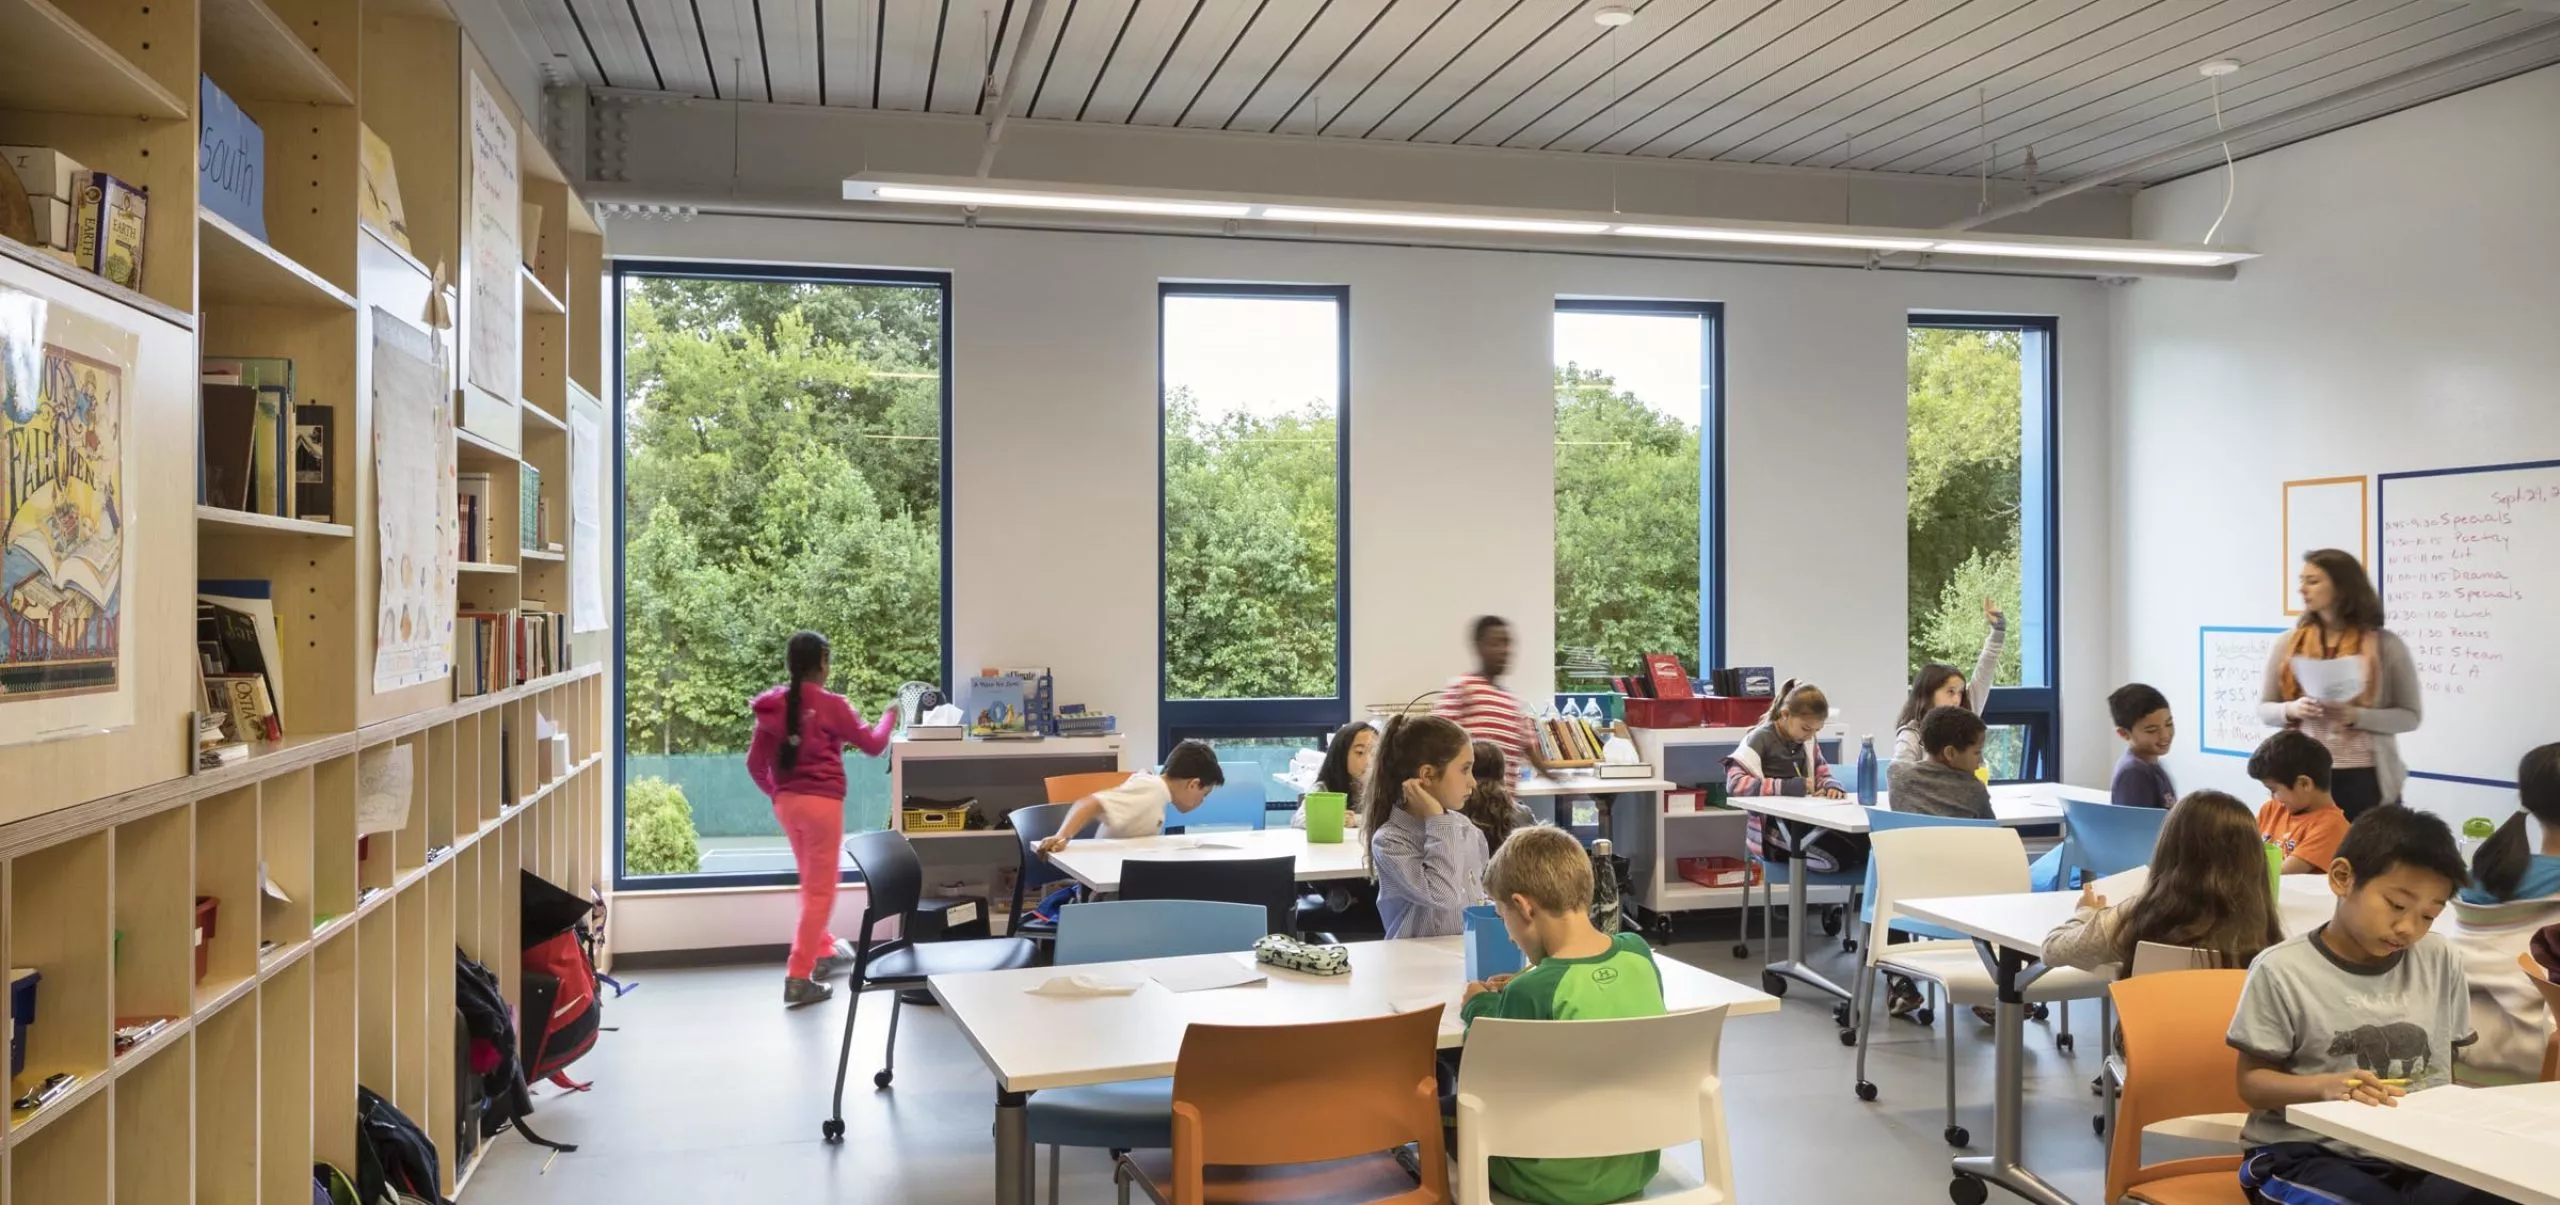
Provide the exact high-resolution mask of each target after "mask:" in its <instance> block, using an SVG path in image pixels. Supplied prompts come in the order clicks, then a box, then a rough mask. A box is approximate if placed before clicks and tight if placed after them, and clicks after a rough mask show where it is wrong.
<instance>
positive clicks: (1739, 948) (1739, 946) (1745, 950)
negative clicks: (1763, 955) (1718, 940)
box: [1733, 941, 1751, 958]
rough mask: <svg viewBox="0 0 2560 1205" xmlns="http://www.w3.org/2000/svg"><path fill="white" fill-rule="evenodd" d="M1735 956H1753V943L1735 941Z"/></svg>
mask: <svg viewBox="0 0 2560 1205" xmlns="http://www.w3.org/2000/svg"><path fill="white" fill-rule="evenodd" d="M1733 956H1734V957H1736V958H1749V957H1751V943H1750V942H1747V941H1737V942H1735V943H1733Z"/></svg>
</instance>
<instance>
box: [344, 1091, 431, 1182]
mask: <svg viewBox="0 0 2560 1205" xmlns="http://www.w3.org/2000/svg"><path fill="white" fill-rule="evenodd" d="M442 1176H443V1173H442V1172H441V1171H440V1170H439V1169H438V1167H437V1164H436V1144H435V1143H432V1142H429V1141H427V1132H426V1131H424V1130H421V1129H419V1128H418V1123H416V1122H414V1121H411V1120H409V1117H408V1115H407V1114H405V1113H402V1112H401V1111H400V1110H398V1109H396V1108H393V1107H392V1105H391V1102H390V1101H387V1100H384V1099H382V1098H381V1097H379V1096H376V1095H374V1093H373V1089H371V1088H367V1087H365V1086H363V1085H361V1084H359V1085H357V1086H356V1199H357V1200H358V1201H359V1202H361V1205H381V1203H382V1202H383V1200H384V1199H385V1196H386V1194H390V1193H397V1194H399V1197H400V1198H416V1199H417V1200H420V1201H431V1202H434V1203H435V1205H446V1202H445V1199H444V1196H443V1193H442V1191H441V1190H442V1188H443V1186H444V1182H443V1178H442Z"/></svg>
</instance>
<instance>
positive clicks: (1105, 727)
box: [1057, 703, 1120, 736]
mask: <svg viewBox="0 0 2560 1205" xmlns="http://www.w3.org/2000/svg"><path fill="white" fill-rule="evenodd" d="M1118 731H1120V719H1119V717H1118V716H1110V715H1103V714H1101V713H1100V712H1092V711H1086V710H1085V709H1084V704H1082V703H1068V704H1065V705H1064V706H1061V707H1059V708H1058V728H1057V734H1058V735H1059V736H1110V735H1111V734H1113V733H1115V732H1118Z"/></svg>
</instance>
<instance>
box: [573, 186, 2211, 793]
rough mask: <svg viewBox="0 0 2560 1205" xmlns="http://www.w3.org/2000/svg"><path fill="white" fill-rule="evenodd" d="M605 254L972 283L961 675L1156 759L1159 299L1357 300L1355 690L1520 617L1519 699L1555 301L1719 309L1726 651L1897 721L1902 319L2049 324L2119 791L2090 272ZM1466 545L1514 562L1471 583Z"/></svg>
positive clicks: (828, 231)
mask: <svg viewBox="0 0 2560 1205" xmlns="http://www.w3.org/2000/svg"><path fill="white" fill-rule="evenodd" d="M608 238H609V241H610V246H611V248H612V251H613V252H614V254H616V255H622V256H634V257H691V258H701V259H728V260H744V261H773V262H790V263H813V262H815V263H826V262H834V263H849V264H864V265H870V266H880V267H908V268H928V269H937V270H944V271H949V272H951V273H953V276H954V285H953V298H954V299H953V306H954V322H955V345H954V350H953V366H954V388H955V391H956V392H955V409H956V418H955V422H954V427H953V431H952V452H953V456H954V458H955V460H954V466H953V492H954V499H953V519H954V536H953V547H952V572H953V575H954V577H953V594H954V603H953V605H954V615H953V627H954V639H955V642H956V647H955V648H954V649H953V650H952V660H953V664H954V666H955V667H956V668H957V669H958V670H960V671H962V672H966V671H967V670H969V669H970V668H972V667H976V666H979V665H982V664H985V665H992V664H1006V663H1022V662H1028V663H1034V664H1040V663H1045V664H1048V665H1050V666H1052V667H1054V669H1055V670H1056V672H1057V675H1058V680H1059V684H1060V689H1061V694H1062V697H1063V698H1064V699H1067V700H1075V701H1084V702H1087V703H1091V704H1095V705H1098V706H1100V707H1102V708H1107V709H1109V710H1112V711H1114V712H1116V713H1118V715H1119V716H1120V717H1121V720H1122V723H1123V725H1124V726H1125V728H1126V729H1127V730H1128V731H1130V732H1131V734H1132V737H1133V741H1132V743H1133V745H1135V746H1137V747H1141V748H1146V749H1150V750H1151V749H1152V748H1153V744H1154V740H1155V731H1154V730H1155V705H1156V657H1157V653H1156V641H1157V600H1156V580H1157V579H1156V559H1157V532H1156V522H1157V520H1156V513H1157V463H1156V457H1157V423H1158V415H1157V401H1156V286H1157V284H1158V282H1159V281H1163V280H1180V279H1190V280H1201V279H1206V280H1226V281H1252V282H1300V283H1325V284H1347V285H1348V286H1350V289H1351V357H1352V366H1351V368H1352V371H1351V399H1350V411H1351V422H1350V440H1351V474H1352V476H1351V497H1352V500H1351V516H1352V552H1351V556H1352V667H1351V674H1352V683H1351V689H1352V697H1353V701H1354V702H1355V704H1361V703H1369V702H1376V701H1389V700H1393V701H1402V700H1404V699H1407V698H1410V697H1411V696H1413V695H1415V694H1417V693H1419V692H1421V691H1424V690H1428V689H1431V688H1433V687H1436V686H1438V685H1439V684H1440V683H1441V682H1443V681H1444V680H1446V679H1447V678H1448V677H1449V676H1450V675H1451V674H1453V673H1456V672H1458V671H1460V670H1461V669H1463V668H1464V667H1465V666H1466V663H1467V661H1468V655H1467V652H1466V648H1465V636H1464V625H1465V624H1466V622H1467V620H1468V619H1469V618H1470V617H1472V616H1474V615H1477V614H1479V613H1483V612H1487V611H1491V612H1496V613H1500V614H1503V615H1506V616H1508V617H1510V618H1511V619H1512V620H1513V622H1514V623H1515V624H1516V625H1517V628H1518V635H1519V637H1520V641H1521V648H1520V652H1519V657H1518V664H1519V665H1520V666H1522V667H1523V670H1522V671H1521V672H1520V673H1519V674H1518V675H1517V676H1516V681H1515V683H1514V685H1515V686H1516V687H1517V688H1519V689H1520V691H1521V692H1522V693H1523V694H1524V695H1528V696H1532V697H1534V696H1536V695H1537V694H1539V693H1541V692H1543V691H1545V690H1547V689H1548V688H1549V684H1548V682H1547V681H1546V674H1547V667H1548V666H1551V665H1552V664H1553V652H1552V649H1553V643H1554V632H1553V629H1554V617H1553V609H1554V601H1553V577H1554V556H1553V547H1554V515H1553V463H1554V460H1553V458H1554V446H1553V439H1554V436H1553V415H1554V397H1553V392H1552V384H1551V381H1552V368H1551V358H1550V349H1551V343H1552V321H1553V318H1552V315H1553V309H1554V304H1555V300H1556V298H1557V297H1558V296H1561V295H1580V296H1604V297H1637V298H1654V299H1691V300H1715V301H1722V302H1724V303H1725V304H1726V307H1727V308H1726V317H1727V320H1728V324H1729V325H1728V329H1727V332H1726V338H1725V347H1726V353H1727V361H1728V363H1727V372H1726V385H1727V392H1728V402H1729V406H1730V409H1729V410H1728V419H1727V428H1726V430H1727V439H1728V446H1729V448H1730V454H1729V459H1728V464H1729V476H1728V478H1727V482H1728V484H1727V497H1728V501H1729V516H1730V517H1729V521H1728V528H1727V530H1728V549H1729V553H1728V558H1729V559H1728V564H1729V567H1730V569H1731V571H1732V582H1731V585H1730V587H1729V589H1728V592H1727V598H1728V605H1729V607H1730V610H1729V620H1728V632H1729V641H1730V647H1731V649H1732V655H1733V657H1734V658H1735V659H1736V660H1739V661H1744V662H1749V663H1754V664H1772V665H1776V666H1778V667H1779V668H1780V669H1781V670H1782V671H1783V672H1788V673H1800V674H1805V675H1808V676H1810V677H1812V678H1813V679H1815V680H1816V681H1819V682H1821V683H1822V684H1824V685H1825V686H1826V687H1827V688H1829V689H1830V691H1831V693H1832V696H1833V698H1834V700H1835V702H1836V703H1837V704H1838V705H1839V706H1841V707H1842V708H1844V709H1845V713H1846V720H1847V722H1848V724H1849V725H1850V726H1851V728H1852V730H1854V731H1873V732H1877V733H1879V734H1882V733H1883V731H1884V730H1885V728H1886V726H1887V725H1888V724H1889V722H1890V719H1891V713H1892V711H1893V709H1894V708H1895V707H1897V706H1898V705H1899V703H1900V700H1901V697H1902V694H1903V691H1904V688H1905V685H1906V684H1905V683H1904V681H1903V675H1902V665H1903V658H1904V641H1905V637H1904V631H1905V627H1904V624H1905V620H1904V614H1903V611H1904V605H1903V594H1904V573H1903V562H1904V554H1903V546H1904V508H1905V487H1904V435H1905V423H1904V419H1903V415H1904V408H1905V398H1904V365H1903V352H1902V347H1903V329H1904V319H1905V316H1906V315H1907V314H1908V313H1909V312H1910V311H1912V310H1915V309H1945V310H1969V311H1975V312H1998V313H2012V314H2048V315H2054V316H2056V317H2058V318H2059V319H2060V330H2061V347H2062V354H2063V368H2062V405H2063V411H2064V413H2063V421H2062V444H2063V454H2062V455H2063V463H2062V466H2061V476H2062V481H2063V490H2064V498H2063V514H2064V519H2063V529H2062V536H2063V541H2062V542H2063V549H2064V552H2063V562H2064V563H2063V581H2064V598H2063V602H2062V612H2063V614H2062V626H2063V633H2064V638H2063V639H2064V644H2063V666H2062V669H2063V675H2064V681H2065V682H2066V684H2068V685H2069V686H2070V687H2071V688H2072V695H2071V698H2072V700H2073V705H2072V706H2071V708H2070V710H2069V712H2068V723H2069V730H2068V738H2067V740H2066V752H2067V755H2068V761H2067V764H2066V767H2065V769H2066V774H2067V777H2069V778H2070V779H2071V780H2073V781H2077V782H2103V781H2104V778H2103V775H2104V774H2105V773H2106V767H2107V765H2108V761H2109V759H2111V758H2112V757H2113V756H2114V750H2113V749H2112V748H2111V747H2109V746H2110V737H2109V735H2108V733H2107V731H2106V723H2105V720H2104V718H2103V707H2101V706H2097V705H2095V704H2094V703H2088V704H2084V703H2082V701H2083V700H2093V699H2095V698H2096V697H2098V696H2099V695H2101V694H2102V693H2103V692H2104V690H2105V689H2106V688H2107V687H2108V686H2109V685H2111V683H2110V682H2109V681H2108V678H2109V645H2108V632H2109V615H2108V607H2109V603H2110V599H2111V597H2112V588H2111V586H2110V575H2111V572H2112V565H2113V561H2112V554H2111V552H2110V550H2109V547H2108V541H2109V539H2110V529H2109V526H2108V523H2107V522H2106V519H2105V517H2104V515H2103V510H2104V508H2105V507H2106V505H2107V500H2108V497H2109V493H2108V484H2107V472H2108V464H2107V450H2106V438H2107V434H2106V433H2107V430H2108V423H2109V419H2108V413H2109V408H2108V405H2107V379H2106V369H2107V365H2108V363H2109V360H2108V354H2107V339H2108V333H2107V327H2108V323H2107V318H2106V313H2107V309H2106V301H2105V298H2104V296H2103V293H2102V291H2101V289H2100V287H2099V286H2097V285H2095V284H2092V283H2089V282H2083V281H2068V280H2055V279H2029V278H2006V277H1991V276H1967V275H1960V274H1954V273H1931V274H1922V273H1912V272H1872V273H1871V272H1864V271H1855V270H1840V269H1827V268H1809V267H1778V266H1767V265H1738V264H1718V263H1700V262H1684V261H1652V260H1634V259H1622V258H1599V257H1585V256H1572V255H1557V254H1528V253H1503V252H1490V251H1455V250H1438V249H1421V248H1405V247H1359V246H1332V245H1297V244H1289V243H1278V242H1257V241H1252V240H1245V239H1198V238H1173V237H1159V236H1137V235H1111V234H1073V233H1054V232H1023V231H999V230H964V229H952V228H923V227H914V226H899V225H879V224H866V223H859V222H827V221H806V220H781V219H764V218H740V217H713V216H708V215H706V216H704V217H702V218H699V219H697V220H694V221H691V222H676V223H660V222H638V223H629V222H617V223H614V224H613V225H611V226H610V227H609V229H608ZM2199 287H2205V286H2199ZM1461 464H1463V465H1468V466H1474V468H1473V470H1472V474H1471V475H1470V476H1466V477H1461V476H1458V475H1456V474H1454V473H1453V472H1452V467H1453V466H1457V465H1461ZM1461 491H1463V496H1461ZM1478 546H1482V547H1485V548H1487V549H1489V550H1490V556H1491V557H1492V560H1493V564H1494V567H1493V568H1491V569H1488V570H1485V571H1483V572H1478V573H1470V572H1466V571H1464V570H1463V569H1462V568H1461V565H1462V562H1463V561H1464V560H1466V559H1468V558H1469V557H1472V556H1474V555H1475V554H1474V553H1472V552H1471V551H1467V550H1469V549H1472V548H1475V547H1478ZM838 638H839V639H844V640H852V641H859V640H860V639H861V636H860V634H859V633H839V634H838Z"/></svg>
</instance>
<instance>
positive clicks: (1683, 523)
mask: <svg viewBox="0 0 2560 1205" xmlns="http://www.w3.org/2000/svg"><path fill="white" fill-rule="evenodd" d="M1555 389H1556V480H1555V497H1556V645H1557V647H1559V648H1591V649H1596V650H1598V651H1599V654H1600V657H1601V659H1602V660H1603V661H1605V662H1607V663H1608V665H1609V666H1610V667H1611V668H1612V669H1617V670H1620V671H1628V670H1632V669H1633V668H1634V667H1636V666H1637V665H1639V664H1641V661H1642V658H1643V656H1644V655H1645V654H1646V653H1662V652H1669V653H1676V654H1678V655H1679V656H1680V658H1681V660H1682V661H1683V662H1685V663H1687V664H1689V665H1690V666H1691V667H1692V668H1699V667H1698V666H1697V662H1698V661H1699V659H1700V657H1701V656H1702V650H1701V649H1700V647H1699V639H1700V636H1699V630H1698V428H1697V425H1696V424H1694V423H1685V422H1682V421H1680V420H1679V419H1677V418H1674V417H1672V416H1670V415H1667V414H1664V413H1662V412H1660V411H1657V410H1654V409H1652V408H1651V407H1648V406H1646V405H1645V404H1644V403H1642V402H1640V401H1638V400H1636V396H1635V395H1634V394H1632V393H1628V392H1625V391H1623V390H1620V389H1619V388H1618V387H1617V382H1616V381H1615V380H1613V379H1612V378H1611V377H1610V376H1609V375H1608V374H1606V373H1604V372H1601V371H1599V370H1597V369H1590V368H1584V367H1581V366H1580V365H1576V364H1566V365H1561V366H1559V367H1557V369H1556V370H1555Z"/></svg>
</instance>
